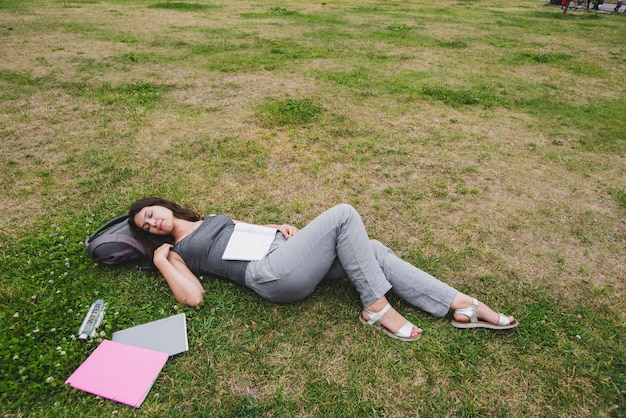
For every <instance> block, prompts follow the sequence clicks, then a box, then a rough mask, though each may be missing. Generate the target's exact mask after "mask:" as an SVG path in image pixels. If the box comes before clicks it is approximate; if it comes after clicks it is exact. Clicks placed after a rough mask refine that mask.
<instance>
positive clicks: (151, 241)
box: [128, 196, 202, 267]
mask: <svg viewBox="0 0 626 418" xmlns="http://www.w3.org/2000/svg"><path fill="white" fill-rule="evenodd" d="M146 206H163V207H165V208H167V209H169V210H171V211H172V213H173V214H174V216H175V217H176V218H179V219H185V220H187V221H192V222H196V221H199V220H201V219H202V217H201V216H200V215H199V214H198V213H196V212H195V211H193V210H192V209H188V208H183V207H182V206H180V205H179V204H177V203H175V202H172V201H171V200H167V199H163V198H160V197H153V196H148V197H144V198H143V199H139V200H138V201H136V202H135V203H133V204H132V205H131V207H130V209H129V211H128V224H129V226H130V231H131V232H132V234H133V236H134V237H135V238H137V239H138V240H139V241H140V242H141V243H142V244H143V246H144V247H145V248H146V250H147V251H148V254H150V260H149V261H150V264H151V265H152V266H153V267H154V264H153V258H154V251H155V250H156V249H157V248H159V247H160V246H161V245H163V244H165V243H166V242H167V243H169V244H173V243H174V237H173V236H172V235H153V234H151V233H149V232H147V231H144V230H143V229H142V228H141V227H139V226H138V225H137V224H136V223H135V215H137V214H138V213H139V212H140V211H141V210H142V209H143V208H145V207H146Z"/></svg>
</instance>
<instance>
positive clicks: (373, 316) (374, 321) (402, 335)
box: [359, 303, 422, 342]
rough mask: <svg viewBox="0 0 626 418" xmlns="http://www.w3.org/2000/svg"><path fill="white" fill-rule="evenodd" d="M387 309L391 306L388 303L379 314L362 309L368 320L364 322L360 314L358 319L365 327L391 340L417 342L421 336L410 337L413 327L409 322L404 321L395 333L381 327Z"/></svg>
mask: <svg viewBox="0 0 626 418" xmlns="http://www.w3.org/2000/svg"><path fill="white" fill-rule="evenodd" d="M389 309H391V305H390V304H389V303H388V304H387V305H386V306H385V307H384V308H383V309H381V310H380V311H379V312H370V311H368V310H367V309H365V308H364V309H363V312H364V313H365V314H366V315H367V316H368V317H369V318H370V319H369V320H365V319H364V318H363V315H362V314H361V315H359V319H360V320H361V322H363V323H364V324H365V325H369V326H370V327H373V328H374V329H377V330H378V331H380V332H383V333H385V334H386V335H388V336H390V337H391V338H395V339H396V340H400V341H405V342H413V341H417V340H419V339H420V337H421V336H422V334H419V335H418V336H417V337H411V332H412V331H413V327H414V326H415V325H413V324H412V323H411V322H409V321H406V322H405V323H404V325H403V326H402V328H400V329H399V330H398V331H397V332H391V331H389V330H388V329H387V328H385V327H384V326H383V324H382V323H381V321H382V319H383V316H385V314H386V313H387V312H388V311H389Z"/></svg>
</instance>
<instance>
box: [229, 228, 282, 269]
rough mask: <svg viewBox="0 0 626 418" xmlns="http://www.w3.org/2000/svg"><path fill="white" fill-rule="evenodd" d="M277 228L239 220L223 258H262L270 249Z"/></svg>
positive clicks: (247, 259)
mask: <svg viewBox="0 0 626 418" xmlns="http://www.w3.org/2000/svg"><path fill="white" fill-rule="evenodd" d="M276 232H277V231H276V229H274V228H268V227H266V226H260V225H252V224H247V223H242V222H238V223H236V224H235V230H234V231H233V234H232V235H231V237H230V240H229V241H228V244H227V245H226V250H224V255H223V256H222V259H223V260H244V261H252V260H260V259H262V258H263V257H264V256H265V255H266V254H267V252H268V251H269V249H270V246H271V245H272V242H273V241H274V238H275V237H276Z"/></svg>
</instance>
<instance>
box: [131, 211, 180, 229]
mask: <svg viewBox="0 0 626 418" xmlns="http://www.w3.org/2000/svg"><path fill="white" fill-rule="evenodd" d="M134 220H135V225H137V226H138V227H139V228H141V229H143V230H144V231H146V232H149V233H151V234H153V235H170V234H171V233H172V229H173V227H174V215H173V213H172V211H171V210H169V209H168V208H166V207H163V206H146V207H144V208H143V209H141V210H140V211H139V212H137V214H136V215H135V217H134Z"/></svg>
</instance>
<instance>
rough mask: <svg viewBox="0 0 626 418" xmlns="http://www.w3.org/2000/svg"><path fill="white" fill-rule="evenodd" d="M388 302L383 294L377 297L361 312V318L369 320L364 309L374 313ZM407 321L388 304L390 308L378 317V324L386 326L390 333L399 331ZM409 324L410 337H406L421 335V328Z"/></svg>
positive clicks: (413, 338)
mask: <svg viewBox="0 0 626 418" xmlns="http://www.w3.org/2000/svg"><path fill="white" fill-rule="evenodd" d="M388 303H389V302H387V298H385V297H384V296H383V297H382V298H380V299H378V300H377V301H376V302H374V303H373V304H371V305H369V306H367V307H366V308H365V310H364V311H363V312H361V319H363V320H364V321H365V322H367V321H369V320H370V319H371V317H370V315H368V314H367V312H366V310H367V311H369V312H370V313H373V314H376V313H379V312H381V311H382V310H383V309H384V308H385V307H386V306H387V304H388ZM407 322H408V321H407V320H406V319H405V318H404V317H403V316H402V315H400V314H399V313H398V311H396V310H395V309H393V308H392V307H391V306H390V309H389V310H388V311H387V312H386V313H385V314H384V315H383V317H382V318H381V319H380V325H382V326H383V327H384V328H386V329H387V330H388V331H389V332H390V333H391V334H397V333H398V331H400V330H401V329H402V327H404V326H405V324H406V323H407ZM409 323H410V322H409ZM411 325H412V329H411V332H410V337H408V338H409V339H410V340H415V339H418V338H419V337H420V336H421V335H422V330H421V328H418V327H416V326H415V325H413V324H411Z"/></svg>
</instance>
